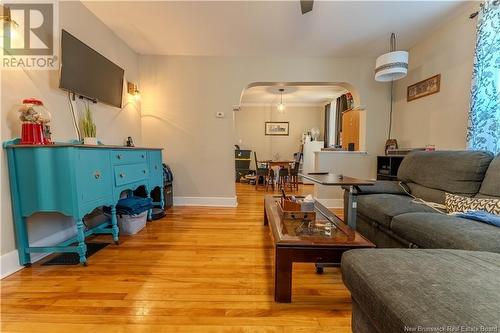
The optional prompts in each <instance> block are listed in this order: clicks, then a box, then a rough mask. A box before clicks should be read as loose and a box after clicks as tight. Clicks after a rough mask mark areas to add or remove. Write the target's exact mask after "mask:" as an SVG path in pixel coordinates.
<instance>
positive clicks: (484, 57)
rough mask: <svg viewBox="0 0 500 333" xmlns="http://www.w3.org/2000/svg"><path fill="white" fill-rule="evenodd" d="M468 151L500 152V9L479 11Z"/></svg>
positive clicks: (486, 6)
mask: <svg viewBox="0 0 500 333" xmlns="http://www.w3.org/2000/svg"><path fill="white" fill-rule="evenodd" d="M467 144H468V147H469V149H474V150H488V151H491V152H493V153H495V154H498V153H500V6H499V3H498V1H486V2H484V3H483V5H482V6H481V9H480V10H479V20H478V24H477V41H476V52H475V57H474V68H473V72H472V88H471V100H470V110H469V126H468V130H467Z"/></svg>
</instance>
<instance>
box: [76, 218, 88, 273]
mask: <svg viewBox="0 0 500 333" xmlns="http://www.w3.org/2000/svg"><path fill="white" fill-rule="evenodd" d="M76 239H77V240H78V249H77V251H78V255H79V256H80V264H82V265H84V266H87V245H86V244H85V225H84V224H83V219H82V218H81V217H78V218H77V219H76Z"/></svg>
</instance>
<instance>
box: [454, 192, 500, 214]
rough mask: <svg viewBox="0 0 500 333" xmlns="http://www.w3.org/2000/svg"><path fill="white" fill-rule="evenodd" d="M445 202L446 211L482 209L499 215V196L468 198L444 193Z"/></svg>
mask: <svg viewBox="0 0 500 333" xmlns="http://www.w3.org/2000/svg"><path fill="white" fill-rule="evenodd" d="M445 204H446V210H447V212H448V213H456V212H466V211H468V210H482V211H485V212H488V213H491V214H497V215H500V198H493V197H491V198H478V197H474V198H469V197H463V196H461V195H456V194H451V193H446V199H445Z"/></svg>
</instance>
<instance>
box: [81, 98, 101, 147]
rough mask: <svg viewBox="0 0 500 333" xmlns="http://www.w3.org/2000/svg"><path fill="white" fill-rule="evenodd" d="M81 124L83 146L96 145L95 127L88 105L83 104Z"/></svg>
mask: <svg viewBox="0 0 500 333" xmlns="http://www.w3.org/2000/svg"><path fill="white" fill-rule="evenodd" d="M81 122H82V130H83V144H85V145H97V138H96V134H97V133H96V126H95V123H94V118H93V117H92V111H90V106H89V105H88V104H85V112H84V114H83V119H82V121H81Z"/></svg>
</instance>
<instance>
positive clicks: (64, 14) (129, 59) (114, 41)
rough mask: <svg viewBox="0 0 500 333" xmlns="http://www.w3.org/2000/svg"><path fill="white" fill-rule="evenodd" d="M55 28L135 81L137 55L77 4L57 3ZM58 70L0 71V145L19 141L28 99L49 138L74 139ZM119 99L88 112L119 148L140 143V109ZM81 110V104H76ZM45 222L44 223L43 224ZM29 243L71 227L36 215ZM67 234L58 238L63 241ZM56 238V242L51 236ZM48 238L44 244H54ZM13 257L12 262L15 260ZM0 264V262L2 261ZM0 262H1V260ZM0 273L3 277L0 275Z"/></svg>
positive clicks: (10, 235) (8, 248) (8, 238)
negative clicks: (47, 123)
mask: <svg viewBox="0 0 500 333" xmlns="http://www.w3.org/2000/svg"><path fill="white" fill-rule="evenodd" d="M59 20H60V21H59V22H60V28H62V29H65V30H67V31H69V32H70V33H72V34H74V35H75V36H76V37H77V38H79V39H81V40H82V41H83V42H85V43H87V44H88V45H90V46H91V47H92V48H94V49H96V50H97V51H99V52H100V53H102V54H103V55H104V56H105V57H107V58H109V59H110V60H112V61H113V62H115V63H116V64H118V65H119V66H121V67H122V68H124V69H125V80H130V81H132V82H136V83H137V82H138V81H139V70H138V56H137V54H136V53H134V52H133V51H132V50H131V49H130V48H129V47H128V46H127V45H126V44H125V43H124V42H123V41H122V40H121V39H119V38H118V37H117V36H116V35H115V34H114V33H113V32H112V31H111V30H109V29H108V28H107V27H106V26H105V25H104V24H103V23H102V22H101V21H99V20H98V19H97V18H96V17H95V16H94V15H93V14H92V13H91V12H89V11H88V10H87V8H85V7H84V6H83V5H82V4H81V3H80V2H60V4H59ZM58 82H59V72H58V71H26V72H23V71H2V78H1V84H2V86H1V95H2V101H1V107H2V109H1V117H2V118H1V119H2V120H1V138H2V141H5V140H8V139H10V138H12V137H16V136H19V132H20V122H19V121H18V119H17V116H18V113H17V110H18V108H19V107H20V105H21V100H22V99H24V98H28V97H36V98H39V99H41V100H42V101H43V102H44V103H45V105H46V107H47V109H48V110H49V111H50V112H51V114H52V123H51V126H52V132H53V139H55V140H56V141H66V140H70V139H75V138H76V134H75V133H74V130H73V126H72V120H71V119H72V118H71V113H70V110H69V107H68V100H67V96H66V94H65V93H64V92H63V91H62V90H60V89H59V88H58ZM126 97H127V96H126V95H125V98H124V103H125V106H124V108H123V109H118V108H113V107H109V106H105V105H102V104H97V105H94V106H93V107H92V109H93V111H94V116H95V121H96V124H97V135H98V138H99V139H100V140H102V141H103V142H104V143H108V144H119V145H122V144H123V143H124V140H126V138H127V136H132V137H133V138H134V139H135V141H136V143H137V144H140V143H141V126H140V120H141V119H140V109H139V107H140V105H138V104H134V103H128V102H127V101H128V100H127V98H126ZM80 107H81V105H80ZM0 155H1V156H0V157H1V189H2V191H1V200H0V201H1V219H2V220H1V232H0V233H1V247H0V249H1V252H0V253H1V254H2V256H3V255H9V254H11V255H12V253H13V252H12V251H14V250H15V249H16V245H15V239H14V225H13V222H12V212H11V202H10V192H9V182H8V171H7V164H6V159H7V158H6V154H5V153H4V150H3V149H1V150H0ZM48 220H50V221H48ZM28 227H29V231H30V232H29V234H30V242H36V243H37V245H41V244H40V240H41V242H42V243H43V242H44V239H46V237H48V236H52V235H53V234H54V233H55V232H57V231H61V230H66V229H67V228H74V226H73V224H72V223H71V220H70V219H68V218H63V217H62V216H59V215H55V216H54V215H52V214H51V215H48V214H44V215H38V216H34V217H33V218H30V221H29V223H28ZM71 233H72V229H71V230H70V231H68V232H66V233H65V232H63V233H61V234H59V236H61V237H68V236H70V235H71ZM56 238H57V237H56ZM56 241H57V239H55V238H52V239H51V240H49V242H56ZM14 255H15V258H16V260H17V255H16V254H14ZM2 259H3V257H2ZM2 261H3V260H2ZM2 273H3V272H2Z"/></svg>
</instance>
